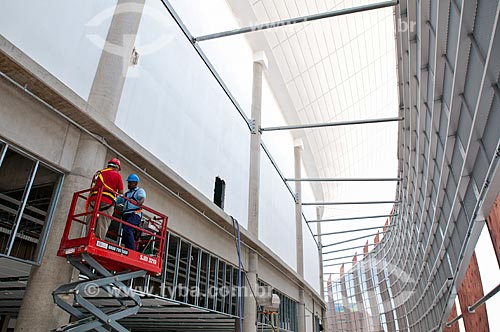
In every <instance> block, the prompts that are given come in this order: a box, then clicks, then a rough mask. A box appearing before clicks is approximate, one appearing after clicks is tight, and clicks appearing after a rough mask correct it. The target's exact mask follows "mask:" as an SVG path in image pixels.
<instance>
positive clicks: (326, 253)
mask: <svg viewBox="0 0 500 332" xmlns="http://www.w3.org/2000/svg"><path fill="white" fill-rule="evenodd" d="M374 245H375V243H369V244H367V245H364V246H356V247H350V248H345V249H338V250H332V251H327V252H324V253H323V255H328V254H334V253H336V252H342V251H347V250H353V249H361V248H364V247H365V246H368V247H371V246H374Z"/></svg>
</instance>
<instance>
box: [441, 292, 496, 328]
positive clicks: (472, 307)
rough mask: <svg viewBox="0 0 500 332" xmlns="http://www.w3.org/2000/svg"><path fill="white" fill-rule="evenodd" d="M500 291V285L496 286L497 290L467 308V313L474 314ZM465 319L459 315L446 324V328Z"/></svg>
mask: <svg viewBox="0 0 500 332" xmlns="http://www.w3.org/2000/svg"><path fill="white" fill-rule="evenodd" d="M499 291H500V284H498V286H496V287H495V288H493V289H492V290H491V291H490V292H489V293H488V294H486V295H485V296H483V297H482V298H480V299H479V300H477V302H476V303H474V304H473V305H471V306H469V307H467V311H469V313H471V314H473V313H475V312H476V309H477V308H478V307H479V306H481V305H482V304H484V303H485V302H486V301H488V300H489V299H491V298H492V297H493V296H494V295H496V294H497V293H498V292H499ZM462 318H463V315H462V314H460V315H458V316H457V317H455V318H453V319H452V320H450V321H449V322H448V323H446V326H447V327H450V326H452V325H453V324H455V323H456V322H458V321H459V320H460V319H462Z"/></svg>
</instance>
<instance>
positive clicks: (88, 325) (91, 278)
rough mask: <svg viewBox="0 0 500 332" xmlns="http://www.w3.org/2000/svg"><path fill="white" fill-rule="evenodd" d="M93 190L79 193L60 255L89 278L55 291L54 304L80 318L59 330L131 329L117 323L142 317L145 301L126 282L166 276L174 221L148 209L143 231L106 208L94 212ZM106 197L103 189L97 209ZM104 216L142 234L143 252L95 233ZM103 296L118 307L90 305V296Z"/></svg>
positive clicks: (118, 236)
mask: <svg viewBox="0 0 500 332" xmlns="http://www.w3.org/2000/svg"><path fill="white" fill-rule="evenodd" d="M90 191H91V189H87V190H82V191H79V192H76V193H74V195H73V199H72V202H71V207H70V210H69V213H68V219H67V222H66V227H65V229H64V233H63V237H62V239H61V244H60V247H59V251H58V253H57V255H58V256H61V257H65V258H66V259H67V260H68V263H70V264H71V265H73V266H74V267H75V268H76V269H78V270H79V271H80V274H81V275H82V276H84V278H85V279H83V280H80V281H77V282H73V283H69V284H66V285H62V286H60V287H59V288H58V289H56V290H55V291H54V292H53V297H54V302H55V303H56V304H57V305H58V306H59V307H61V308H62V309H63V310H65V311H66V312H68V313H69V314H71V315H72V316H73V317H74V318H75V321H74V322H73V323H71V324H68V325H66V326H64V327H61V328H59V329H58V330H56V331H71V332H80V331H91V330H95V331H109V329H110V328H111V329H112V330H113V331H120V332H124V331H128V330H127V329H125V328H124V327H123V326H122V325H120V324H119V323H118V322H117V320H119V319H122V318H125V317H127V316H130V315H133V314H136V313H137V312H138V311H139V308H140V306H141V301H140V297H139V296H138V295H137V294H135V293H134V292H133V290H131V289H130V288H129V287H128V286H127V285H126V284H125V283H124V282H125V281H130V280H132V279H133V278H138V277H142V276H144V275H145V274H147V273H148V274H152V275H158V274H160V273H161V271H162V266H163V257H164V250H165V238H166V232H167V223H168V218H167V216H165V215H163V214H161V213H159V212H157V211H155V210H153V209H151V208H149V207H147V206H144V205H143V206H141V207H142V210H143V211H144V216H145V217H143V220H142V226H143V227H140V226H141V225H140V226H135V225H131V224H128V223H126V222H125V221H123V220H121V219H119V218H117V217H115V216H112V215H109V214H107V212H106V210H104V211H98V210H89V209H88V207H89V204H88V194H89V192H90ZM101 198H102V188H100V189H99V191H98V193H97V196H96V197H95V200H94V201H93V202H94V206H100V202H101ZM124 199H127V198H125V197H124ZM100 216H106V217H109V218H111V219H112V220H113V221H115V222H116V223H118V225H120V226H127V227H132V228H134V229H135V230H136V231H137V232H140V233H141V235H142V236H141V239H146V240H142V241H143V243H142V244H141V243H138V244H139V248H141V250H142V252H141V251H135V250H131V249H127V248H125V247H123V246H121V240H120V234H115V239H116V241H114V240H112V239H110V238H105V239H99V238H98V237H97V236H96V235H95V227H96V224H97V222H99V221H98V219H99V217H100ZM89 290H91V291H89ZM103 294H104V296H109V298H110V299H112V300H116V301H118V305H117V306H116V307H115V309H113V310H103V309H101V308H98V307H96V306H95V305H93V304H92V303H91V301H89V298H91V297H95V296H97V295H99V296H103ZM71 295H73V297H74V298H73V302H72V303H69V302H67V298H68V296H71ZM77 304H78V305H77Z"/></svg>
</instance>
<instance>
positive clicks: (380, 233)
mask: <svg viewBox="0 0 500 332" xmlns="http://www.w3.org/2000/svg"><path fill="white" fill-rule="evenodd" d="M389 232H390V230H389V231H386V232H378V233H372V234H368V235H365V236H360V237H356V238H353V239H349V240H345V241H340V242H336V243H331V244H326V245H323V248H326V247H332V246H336V245H339V244H343V243H348V242H352V241H356V240H361V239H366V238H367V237H372V236H375V235H377V234H378V235H382V234H385V233H389Z"/></svg>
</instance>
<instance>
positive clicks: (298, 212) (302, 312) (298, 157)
mask: <svg viewBox="0 0 500 332" xmlns="http://www.w3.org/2000/svg"><path fill="white" fill-rule="evenodd" d="M294 145H295V146H294V156H295V178H296V179H300V178H301V177H302V152H303V150H304V148H303V145H302V141H301V140H297V141H295V142H294ZM295 195H296V200H295V230H296V238H295V239H296V248H297V273H298V274H299V275H300V276H301V277H304V238H303V235H302V182H300V181H296V182H295ZM318 224H319V223H318ZM298 325H299V329H298V332H305V331H306V306H305V299H304V290H303V289H301V290H299V317H298Z"/></svg>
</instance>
